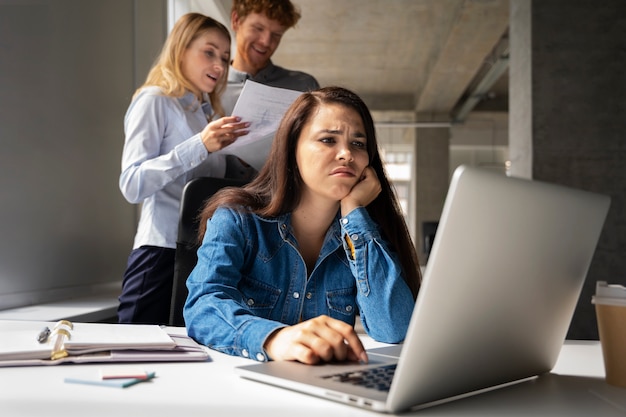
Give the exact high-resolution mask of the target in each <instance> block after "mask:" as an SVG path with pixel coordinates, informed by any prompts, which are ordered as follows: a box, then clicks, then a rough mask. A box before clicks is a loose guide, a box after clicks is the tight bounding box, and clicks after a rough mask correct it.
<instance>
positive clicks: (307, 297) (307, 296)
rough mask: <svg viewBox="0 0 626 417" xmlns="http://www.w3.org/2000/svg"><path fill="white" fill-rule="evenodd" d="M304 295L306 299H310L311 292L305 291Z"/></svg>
mask: <svg viewBox="0 0 626 417" xmlns="http://www.w3.org/2000/svg"><path fill="white" fill-rule="evenodd" d="M305 297H306V299H307V300H310V299H311V298H313V294H311V293H310V292H308V293H306V295H305Z"/></svg>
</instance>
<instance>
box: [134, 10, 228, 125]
mask: <svg viewBox="0 0 626 417" xmlns="http://www.w3.org/2000/svg"><path fill="white" fill-rule="evenodd" d="M214 29H217V30H218V31H219V32H221V33H222V34H223V35H224V36H225V37H226V38H227V39H228V42H229V43H230V41H231V39H230V33H229V32H228V29H227V28H226V26H224V25H223V24H221V23H220V22H218V21H217V20H215V19H213V18H211V17H208V16H205V15H203V14H200V13H187V14H185V15H183V16H181V17H180V18H179V19H178V21H176V24H175V25H174V27H173V28H172V31H171V32H170V34H169V35H168V37H167V39H166V41H165V44H164V45H163V48H162V49H161V53H160V54H159V56H158V57H157V59H156V61H155V63H154V65H153V66H152V68H151V69H150V71H149V72H148V76H147V77H146V81H145V82H144V83H143V85H142V86H141V87H139V88H138V89H137V91H135V94H134V96H136V95H137V94H138V93H139V92H140V91H141V90H142V89H143V88H145V87H149V86H157V87H160V88H161V91H162V92H163V94H164V95H166V96H171V97H182V96H183V95H185V94H186V93H187V91H193V86H192V85H191V83H190V82H189V80H188V79H187V78H186V77H185V76H184V75H183V71H182V56H183V54H184V52H185V50H186V49H187V48H188V47H189V45H191V43H192V42H193V41H194V40H196V39H197V38H198V37H199V36H202V35H203V34H205V33H206V32H208V31H209V30H214ZM227 80H228V65H226V70H225V71H224V74H223V75H222V77H221V78H220V79H219V80H218V81H217V85H216V86H215V89H214V90H213V91H212V92H211V93H209V99H210V100H211V107H212V108H213V111H214V113H215V114H217V115H219V116H220V117H223V116H225V113H224V108H223V107H222V102H221V100H220V97H221V95H222V93H223V92H224V90H225V89H226V84H227ZM134 96H133V97H134Z"/></svg>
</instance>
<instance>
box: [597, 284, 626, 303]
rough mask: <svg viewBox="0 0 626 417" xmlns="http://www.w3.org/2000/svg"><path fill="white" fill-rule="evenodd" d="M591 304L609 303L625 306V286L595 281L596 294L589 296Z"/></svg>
mask: <svg viewBox="0 0 626 417" xmlns="http://www.w3.org/2000/svg"><path fill="white" fill-rule="evenodd" d="M591 302H592V303H593V304H611V305H620V306H626V287H624V286H623V285H618V284H607V282H606V281H598V282H596V295H594V296H593V297H592V298H591Z"/></svg>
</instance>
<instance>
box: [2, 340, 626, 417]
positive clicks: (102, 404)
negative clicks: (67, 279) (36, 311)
mask: <svg viewBox="0 0 626 417" xmlns="http://www.w3.org/2000/svg"><path fill="white" fill-rule="evenodd" d="M364 344H365V345H366V346H367V347H375V346H379V345H380V344H377V343H375V342H373V341H371V340H370V339H368V338H364ZM211 358H212V360H211V361H210V362H202V363H198V362H195V363H149V364H141V365H140V366H141V367H142V368H144V369H145V370H147V371H155V372H156V375H157V378H155V379H154V380H153V381H151V382H146V383H141V384H138V385H135V386H132V387H129V388H126V389H120V388H110V387H102V386H89V385H75V384H67V383H64V382H63V379H64V378H66V377H85V376H92V377H93V376H97V375H98V374H99V371H100V370H101V369H102V368H104V367H107V366H112V365H103V364H90V365H60V366H38V367H22V368H0V409H1V410H2V411H1V412H2V415H6V416H11V417H13V416H20V417H22V416H37V417H42V416H55V417H56V416H66V417H71V416H80V417H83V416H89V417H100V416H102V417H104V416H106V417H111V416H131V415H132V416H151V417H154V416H181V417H193V416H229V417H231V416H232V417H234V416H246V417H250V416H257V417H259V416H261V417H263V416H268V417H270V416H271V417H278V416H283V415H288V414H294V413H296V414H297V416H298V417H307V416H316V417H319V416H324V415H327V416H333V417H334V416H344V415H345V416H376V415H382V414H379V413H375V412H370V411H366V410H361V409H358V408H355V407H352V406H348V405H344V404H339V403H334V402H331V401H328V400H323V399H319V398H315V397H311V396H307V395H304V394H300V393H296V392H291V391H288V390H285V389H280V388H275V387H272V386H268V385H265V384H262V383H258V382H253V381H248V380H245V379H242V378H240V377H239V376H237V375H235V374H234V372H233V367H235V366H237V365H241V364H247V363H251V362H250V361H249V360H248V359H243V358H238V357H231V356H227V355H223V354H220V353H218V352H211ZM125 366H137V365H136V364H134V365H125ZM413 414H414V415H419V416H431V415H437V416H466V415H476V416H502V415H506V416H533V417H534V416H585V417H587V416H590V415H593V416H624V415H625V414H626V389H623V388H616V387H612V386H610V385H608V384H606V383H605V382H604V368H603V361H602V352H601V349H600V345H599V343H598V342H566V344H565V345H564V347H563V349H562V351H561V354H560V356H559V360H558V362H557V364H556V366H555V368H554V370H553V372H552V373H550V374H548V375H545V376H542V377H540V378H536V379H534V380H531V381H527V382H523V383H520V384H517V385H514V386H509V387H506V388H502V389H499V390H495V391H490V392H487V393H483V394H480V395H476V396H473V397H469V398H464V399H461V400H457V401H453V402H449V403H446V404H442V405H438V406H435V407H431V408H428V409H424V410H421V411H418V412H415V413H413ZM413 414H412V413H407V414H404V415H413Z"/></svg>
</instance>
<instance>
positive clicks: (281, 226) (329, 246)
mask: <svg viewBox="0 0 626 417" xmlns="http://www.w3.org/2000/svg"><path fill="white" fill-rule="evenodd" d="M339 219H340V215H339V211H337V215H336V216H335V219H334V220H333V222H332V223H331V224H330V227H329V228H328V231H327V232H326V237H325V238H324V244H323V245H322V250H321V252H320V258H323V257H324V256H326V255H328V254H329V253H332V252H334V251H336V250H337V248H338V247H340V246H341V245H342V243H341V226H340V225H339ZM263 220H265V221H267V222H272V223H276V227H277V228H278V233H279V234H280V237H281V238H282V240H283V242H291V243H292V244H295V243H296V242H297V241H296V238H295V236H294V234H293V229H292V227H291V213H286V214H282V215H280V216H278V217H274V218H271V219H267V218H264V219H263Z"/></svg>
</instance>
